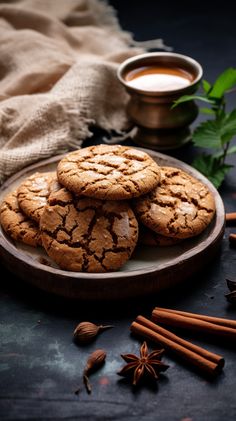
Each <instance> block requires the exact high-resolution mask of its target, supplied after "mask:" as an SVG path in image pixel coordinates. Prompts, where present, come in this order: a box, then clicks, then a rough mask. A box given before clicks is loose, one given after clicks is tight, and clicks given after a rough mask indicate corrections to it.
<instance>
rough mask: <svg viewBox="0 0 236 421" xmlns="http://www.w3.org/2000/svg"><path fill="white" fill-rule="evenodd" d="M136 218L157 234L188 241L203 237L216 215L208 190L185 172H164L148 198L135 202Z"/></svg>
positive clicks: (162, 169) (176, 170) (163, 168)
mask: <svg viewBox="0 0 236 421" xmlns="http://www.w3.org/2000/svg"><path fill="white" fill-rule="evenodd" d="M134 209H135V212H136V215H137V218H138V219H139V220H140V221H141V222H142V223H143V224H144V225H145V226H147V227H148V228H150V229H152V230H153V231H155V232H157V233H158V234H161V235H164V236H166V237H172V238H188V237H193V236H195V235H198V234H200V233H201V232H202V231H203V230H204V229H205V228H206V227H207V226H208V225H209V224H210V222H211V220H212V219H213V216H214V214H215V202H214V198H213V196H212V194H211V192H210V191H209V190H208V188H207V186H205V185H204V184H203V183H201V182H200V181H199V180H197V179H195V178H194V177H192V176H190V175H189V174H187V173H186V172H184V171H182V170H180V169H178V168H171V167H162V168H161V182H160V185H159V186H158V187H156V188H155V189H154V190H153V191H152V192H151V193H149V194H147V195H146V196H145V197H142V198H138V199H136V200H134Z"/></svg>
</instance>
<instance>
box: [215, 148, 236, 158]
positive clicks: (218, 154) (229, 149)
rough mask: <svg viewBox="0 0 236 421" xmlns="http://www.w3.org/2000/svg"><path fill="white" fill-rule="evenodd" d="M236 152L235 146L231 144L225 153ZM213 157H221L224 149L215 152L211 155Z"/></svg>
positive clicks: (231, 153)
mask: <svg viewBox="0 0 236 421" xmlns="http://www.w3.org/2000/svg"><path fill="white" fill-rule="evenodd" d="M235 153H236V146H231V148H228V149H227V152H226V155H233V154H235ZM212 156H213V157H214V158H222V156H224V150H223V149H222V150H221V151H219V152H216V153H214V154H213V155H212Z"/></svg>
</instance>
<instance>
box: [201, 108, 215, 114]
mask: <svg viewBox="0 0 236 421" xmlns="http://www.w3.org/2000/svg"><path fill="white" fill-rule="evenodd" d="M199 111H200V112H201V113H203V114H211V115H212V114H215V113H214V111H213V110H212V109H211V108H206V107H204V108H200V109H199Z"/></svg>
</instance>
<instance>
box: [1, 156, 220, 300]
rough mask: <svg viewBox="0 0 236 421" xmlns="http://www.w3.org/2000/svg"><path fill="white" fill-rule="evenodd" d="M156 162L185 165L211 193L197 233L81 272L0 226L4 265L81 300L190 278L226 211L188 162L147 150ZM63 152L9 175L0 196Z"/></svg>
mask: <svg viewBox="0 0 236 421" xmlns="http://www.w3.org/2000/svg"><path fill="white" fill-rule="evenodd" d="M145 151H146V152H148V153H149V154H150V155H151V156H152V157H153V159H154V160H155V161H156V162H157V163H158V164H160V165H166V166H173V167H178V168H181V169H183V170H184V171H186V172H188V173H189V174H191V175H193V176H194V177H196V178H197V179H199V180H201V181H202V182H203V183H205V184H206V185H207V186H208V188H209V189H210V191H211V192H212V193H213V195H214V198H215V203H216V216H215V218H214V220H213V221H212V223H211V224H210V226H209V227H208V228H207V229H206V230H205V231H204V232H203V233H202V234H201V235H199V236H197V237H195V238H192V239H189V240H186V241H184V242H183V243H180V244H178V245H175V246H171V247H163V248H161V247H147V246H138V247H137V248H136V250H135V252H134V254H133V255H132V258H131V259H130V260H129V261H128V262H127V263H126V264H125V265H124V266H123V268H122V269H121V270H120V271H117V272H109V273H99V274H96V273H94V274H93V273H81V272H69V271H65V270H61V269H59V268H58V267H57V266H56V264H54V263H53V262H52V261H50V259H49V258H48V256H46V254H45V252H44V250H43V249H42V248H40V247H39V248H37V249H34V248H32V247H28V246H26V245H24V244H21V243H18V242H14V241H12V240H11V239H10V238H9V237H8V236H7V235H6V234H5V233H4V231H3V230H2V229H1V230H0V256H1V261H2V262H3V263H4V265H5V266H6V267H7V268H8V269H9V270H10V271H11V272H13V273H14V274H16V275H17V276H18V277H20V278H22V279H24V280H25V281H27V282H29V283H31V284H34V285H35V286H37V287H39V288H41V289H43V290H46V291H49V292H52V293H55V294H58V295H61V296H65V297H70V298H76V299H82V300H88V299H92V300H101V299H122V298H130V297H138V296H142V295H144V294H151V293H156V292H158V291H161V290H163V289H166V288H170V287H171V286H174V285H176V284H177V283H179V282H181V281H183V280H186V279H187V278H190V277H191V275H193V274H194V273H195V272H196V269H197V270H199V269H201V268H202V267H203V266H204V265H205V264H206V263H207V262H209V260H210V259H211V258H213V257H214V255H215V252H216V251H217V248H218V246H219V245H220V242H221V239H222V237H223V233H224V223H225V211H224V205H223V203H222V200H221V197H220V195H219V193H218V192H217V190H216V189H215V188H214V186H213V185H212V184H211V183H210V182H209V180H207V179H206V178H205V177H204V176H203V175H202V174H200V173H199V172H198V171H197V170H195V169H193V168H192V167H190V166H189V165H187V164H185V163H183V162H181V161H179V160H177V159H174V158H172V157H169V156H167V155H163V154H161V153H158V152H154V151H151V150H146V149H145ZM62 156H63V155H60V156H56V157H54V158H51V159H47V160H44V161H41V162H39V163H37V164H34V165H31V166H30V167H27V168H25V169H23V170H22V171H20V172H18V173H17V174H15V175H14V176H13V177H11V178H9V179H8V180H7V182H6V183H5V184H4V185H3V186H2V188H1V189H0V201H2V199H3V198H4V196H5V195H6V194H7V193H8V192H9V191H12V190H13V189H15V188H16V187H17V186H18V185H19V184H20V183H21V181H22V180H23V179H24V178H25V177H28V176H29V175H31V174H32V173H34V172H36V171H40V172H44V171H51V170H55V168H56V166H57V163H58V161H59V160H60V159H61V158H62Z"/></svg>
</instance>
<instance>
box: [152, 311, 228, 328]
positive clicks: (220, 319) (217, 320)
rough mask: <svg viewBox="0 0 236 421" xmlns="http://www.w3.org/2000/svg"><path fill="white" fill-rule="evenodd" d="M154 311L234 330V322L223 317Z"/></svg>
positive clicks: (184, 312) (185, 312)
mask: <svg viewBox="0 0 236 421" xmlns="http://www.w3.org/2000/svg"><path fill="white" fill-rule="evenodd" d="M155 310H160V311H167V313H174V314H179V315H180V316H185V317H191V318H193V319H199V320H203V321H205V322H210V323H214V324H216V325H221V326H225V327H231V328H233V329H236V320H232V319H224V318H223V317H213V316H206V315H205V314H197V313H189V312H187V311H180V310H173V309H170V308H162V307H155Z"/></svg>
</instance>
